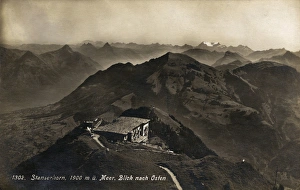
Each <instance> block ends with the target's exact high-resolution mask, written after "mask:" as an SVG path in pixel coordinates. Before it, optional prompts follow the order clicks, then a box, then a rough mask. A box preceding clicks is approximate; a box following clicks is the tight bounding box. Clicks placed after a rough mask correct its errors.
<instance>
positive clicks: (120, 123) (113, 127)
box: [94, 117, 150, 134]
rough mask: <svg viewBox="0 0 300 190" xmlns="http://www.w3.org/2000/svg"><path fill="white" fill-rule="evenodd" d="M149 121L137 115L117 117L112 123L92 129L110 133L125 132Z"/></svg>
mask: <svg viewBox="0 0 300 190" xmlns="http://www.w3.org/2000/svg"><path fill="white" fill-rule="evenodd" d="M149 121H150V120H149V119H143V118H137V117H119V118H118V119H116V120H114V121H113V122H112V123H109V124H107V125H104V126H99V127H97V128H95V129H94V131H106V132H112V133H119V134H127V133H129V132H130V131H131V130H133V129H134V128H136V127H138V126H140V125H141V124H145V123H148V122H149Z"/></svg>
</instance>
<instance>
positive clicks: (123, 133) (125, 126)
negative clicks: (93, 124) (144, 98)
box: [93, 117, 150, 143]
mask: <svg viewBox="0 0 300 190" xmlns="http://www.w3.org/2000/svg"><path fill="white" fill-rule="evenodd" d="M149 122H150V120H149V119H143V118H137V117H119V118H117V119H115V120H114V121H113V122H112V123H109V124H107V125H104V126H99V127H97V128H94V130H93V131H94V133H97V134H99V135H102V136H104V137H105V138H106V139H107V140H110V141H114V142H116V141H130V142H138V143H139V142H146V141H147V140H148V133H149Z"/></svg>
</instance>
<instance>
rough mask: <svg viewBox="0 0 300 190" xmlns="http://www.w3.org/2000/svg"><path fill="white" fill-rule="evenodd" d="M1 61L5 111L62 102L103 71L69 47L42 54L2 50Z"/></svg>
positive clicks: (1, 95) (2, 101)
mask: <svg viewBox="0 0 300 190" xmlns="http://www.w3.org/2000/svg"><path fill="white" fill-rule="evenodd" d="M1 60H2V62H1V71H0V73H1V76H0V78H1V80H0V88H1V91H2V92H1V94H0V98H1V102H0V104H1V105H2V106H1V107H2V108H4V109H3V110H2V111H5V110H13V109H16V108H22V107H28V106H38V105H40V104H49V103H52V102H53V101H58V100H59V99H61V98H62V97H63V96H65V95H67V94H68V93H70V92H71V91H72V90H73V89H74V88H75V87H76V86H78V85H79V84H80V83H81V82H82V81H83V79H84V78H86V77H87V76H89V75H90V74H93V73H95V72H96V71H97V70H98V69H101V68H102V67H101V65H99V64H98V63H97V62H95V61H93V60H91V59H90V58H88V57H86V56H84V55H82V54H80V53H78V52H74V51H73V50H72V49H71V48H70V47H69V46H68V45H65V46H63V47H62V48H60V49H59V50H56V51H52V52H48V53H44V54H41V55H35V54H34V53H32V52H30V51H26V52H25V51H20V50H10V49H6V48H1Z"/></svg>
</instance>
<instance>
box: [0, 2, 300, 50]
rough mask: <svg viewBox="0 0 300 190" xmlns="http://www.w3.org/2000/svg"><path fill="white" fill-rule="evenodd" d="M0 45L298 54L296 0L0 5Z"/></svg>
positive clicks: (299, 21)
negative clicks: (214, 46) (90, 44)
mask: <svg viewBox="0 0 300 190" xmlns="http://www.w3.org/2000/svg"><path fill="white" fill-rule="evenodd" d="M0 2H1V5H0V10H1V23H0V24H1V31H0V37H1V39H0V40H1V42H2V43H21V44H22V43H42V44H54V43H57V44H74V43H80V42H82V41H83V40H92V41H103V42H125V43H129V42H135V43H144V44H151V43H162V44H173V45H175V44H176V45H183V44H190V45H194V46H195V45H198V44H200V43H201V42H202V41H212V42H220V43H221V44H224V45H234V46H236V45H239V44H242V45H247V46H249V47H250V48H252V49H254V50H263V49H270V48H286V49H289V50H291V51H299V50H300V40H299V39H300V1H299V0H223V1H221V0H210V1H208V0H185V1H183V0H181V1H179V0H148V1H146V0H122V1H121V0H97V1H96V0H64V1H59V0H0Z"/></svg>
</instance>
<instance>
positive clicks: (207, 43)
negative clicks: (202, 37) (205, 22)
mask: <svg viewBox="0 0 300 190" xmlns="http://www.w3.org/2000/svg"><path fill="white" fill-rule="evenodd" d="M203 44H205V45H207V46H210V47H212V46H215V45H219V42H203Z"/></svg>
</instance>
